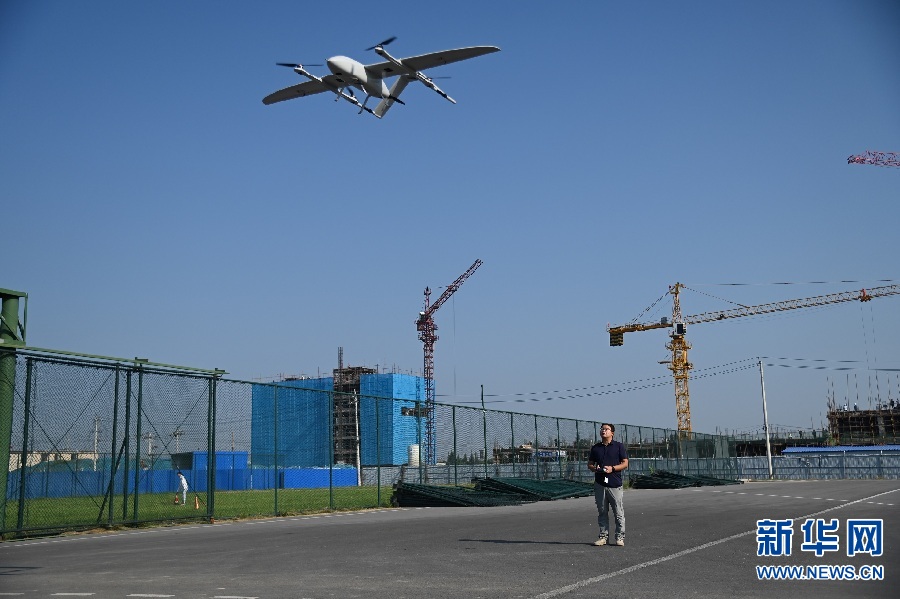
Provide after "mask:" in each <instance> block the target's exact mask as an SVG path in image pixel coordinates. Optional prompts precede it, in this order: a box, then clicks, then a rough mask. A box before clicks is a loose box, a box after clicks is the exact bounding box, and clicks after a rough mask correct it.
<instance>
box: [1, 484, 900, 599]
mask: <svg viewBox="0 0 900 599" xmlns="http://www.w3.org/2000/svg"><path fill="white" fill-rule="evenodd" d="M898 506H900V481H897V480H870V481H849V480H840V481H809V482H782V481H779V482H758V483H747V484H744V485H740V486H725V487H701V488H696V489H681V490H627V491H626V492H625V510H626V517H627V545H626V546H625V547H595V546H593V545H592V543H593V541H594V540H595V539H596V537H597V528H596V509H595V507H594V503H593V499H592V498H581V499H569V500H563V501H553V502H540V503H533V504H527V505H522V506H515V507H496V508H418V509H389V510H377V511H366V512H353V513H344V514H332V515H322V516H310V517H295V518H281V519H272V520H256V521H241V522H226V523H217V524H201V525H182V526H172V527H165V528H155V529H143V530H134V531H124V532H116V533H97V534H81V535H72V536H64V537H54V538H45V539H35V540H24V541H7V542H4V543H0V597H3V596H19V597H23V598H24V599H31V598H38V597H51V596H69V597H73V596H85V597H101V598H103V597H175V598H185V597H203V598H238V597H240V598H249V597H258V598H260V599H264V598H272V597H292V598H308V599H324V598H329V597H339V598H355V597H365V598H368V599H380V598H391V599H404V598H410V599H411V598H414V597H415V598H445V597H454V598H455V597H466V598H478V597H484V598H499V599H513V598H516V599H519V598H521V599H549V598H551V597H561V598H564V599H576V598H585V597H597V596H600V595H605V594H610V595H611V596H615V597H647V598H656V597H659V598H665V599H682V598H687V597H737V598H743V597H767V598H771V597H772V596H773V595H775V594H777V595H779V596H786V597H790V599H802V598H806V597H809V598H815V599H828V598H831V597H835V598H837V597H840V598H842V599H846V598H847V597H866V598H870V597H872V598H874V597H891V598H895V597H897V596H898V591H897V589H898V588H900V585H898V582H900V577H898V573H900V517H898V513H900V509H898ZM788 518H790V519H798V520H797V521H795V522H794V523H793V543H792V551H791V555H789V556H781V557H773V556H757V547H758V538H757V532H758V529H757V523H756V521H757V520H762V519H770V520H776V519H777V520H783V519H788ZM806 518H813V519H818V518H824V519H826V520H830V519H833V518H834V519H838V521H839V523H840V529H839V537H840V550H839V551H833V552H827V553H826V554H825V555H823V556H821V557H817V556H816V555H815V554H814V553H813V552H811V551H803V550H801V543H803V541H804V535H803V531H802V530H801V525H802V524H803V522H804V521H805V520H806ZM848 519H881V520H883V529H882V530H883V539H882V540H883V554H882V555H880V556H872V555H868V554H863V555H854V556H852V557H848V556H847V554H846V539H845V532H844V531H845V525H846V521H847V520H848ZM764 565H784V566H802V567H804V568H805V566H807V565H809V566H844V565H852V566H854V568H855V569H856V571H857V572H859V571H860V567H861V566H863V565H875V566H880V568H881V569H882V570H883V573H884V579H883V580H880V581H879V580H875V581H873V580H854V581H835V580H794V581H787V580H758V578H757V570H756V567H757V566H764ZM876 571H877V570H876Z"/></svg>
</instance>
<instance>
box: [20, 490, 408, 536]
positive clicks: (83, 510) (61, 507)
mask: <svg viewBox="0 0 900 599" xmlns="http://www.w3.org/2000/svg"><path fill="white" fill-rule="evenodd" d="M392 492H393V489H392V488H391V487H390V486H382V487H381V496H380V498H379V493H378V487H374V486H373V487H334V488H333V489H330V490H329V489H328V488H322V489H277V490H275V489H268V490H265V491H218V492H216V494H215V499H214V501H215V504H214V509H213V513H212V514H211V515H212V517H213V518H215V519H217V520H225V519H229V518H259V517H271V516H291V515H297V514H313V513H321V512H330V511H351V510H361V509H367V508H376V507H390V505H391V493H392ZM195 497H196V498H199V499H198V503H199V505H200V508H199V509H196V508H195ZM174 499H175V494H174V493H153V494H141V495H139V496H138V497H137V514H138V516H137V518H135V517H134V507H135V497H134V496H129V497H128V503H127V514H126V511H125V505H123V501H124V498H123V496H122V495H116V496H115V497H114V498H113V505H112V525H113V526H119V525H128V524H136V523H142V522H171V521H176V520H183V519H190V520H195V519H198V518H206V516H207V507H206V501H207V497H206V494H205V493H200V494H195V493H193V492H188V502H187V505H184V506H182V505H178V504H175V503H174ZM180 499H181V496H180V494H179V500H180ZM109 509H110V506H109V503H104V497H102V496H99V497H96V496H95V497H71V498H68V497H67V498H58V499H28V500H26V501H25V509H24V512H23V518H22V528H23V529H31V530H37V529H54V530H60V529H83V528H90V527H95V526H102V527H105V526H107V525H108V524H109V522H110V520H109ZM18 510H19V502H18V501H7V502H6V522H5V526H4V529H6V530H15V529H17V528H18Z"/></svg>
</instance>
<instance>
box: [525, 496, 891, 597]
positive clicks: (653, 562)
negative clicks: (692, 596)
mask: <svg viewBox="0 0 900 599" xmlns="http://www.w3.org/2000/svg"><path fill="white" fill-rule="evenodd" d="M898 490H900V489H892V490H890V491H885V492H884V493H878V494H877V495H872V496H870V497H863V498H862V499H857V500H856V501H851V502H849V503H844V504H842V505H838V506H835V507H830V508H827V509H824V510H821V511H818V512H815V513H812V514H807V515H806V516H797V517H796V518H793V519H794V520H800V519H801V518H812V517H813V516H818V515H819V514H824V513H826V512H831V511H834V510H839V509H843V508H845V507H847V506H850V505H853V504H854V503H863V502H867V501H869V500H870V499H875V498H876V497H881V496H882V495H887V494H888V493H895V492H896V491H898ZM756 533H757V530H756V529H753V530H748V531H745V532H739V533H738V534H736V535H731V536H730V537H725V538H724V539H719V540H717V541H710V542H709V543H704V544H702V545H697V546H696V547H691V548H689V549H685V550H683V551H679V552H677V553H673V554H671V555H667V556H665V557H661V558H659V559H654V560H650V561H649V562H644V563H642V564H637V565H635V566H631V567H629V568H624V569H622V570H618V571H616V572H610V573H609V574H603V575H601V576H594V577H593V578H586V579H584V580H579V581H578V582H575V583H572V584H569V585H566V586H564V587H560V588H558V589H553V590H552V591H547V592H546V593H541V594H540V595H535V596H534V597H532V599H550V598H551V597H558V596H560V595H565V594H566V593H569V592H571V591H575V590H577V589H580V588H583V587H586V586H588V585H592V584H594V583H597V582H602V581H604V580H608V579H610V578H614V577H616V576H621V575H622V574H629V573H631V572H634V571H635V570H640V569H642V568H646V567H648V566H655V565H656V564H661V563H663V562H667V561H670V560H673V559H676V558H679V557H682V556H685V555H688V554H691V553H695V552H697V551H700V550H701V549H708V548H709V547H714V546H716V545H721V544H722V543H727V542H728V541H733V540H735V539H739V538H741V537H746V536H749V535H752V534H756Z"/></svg>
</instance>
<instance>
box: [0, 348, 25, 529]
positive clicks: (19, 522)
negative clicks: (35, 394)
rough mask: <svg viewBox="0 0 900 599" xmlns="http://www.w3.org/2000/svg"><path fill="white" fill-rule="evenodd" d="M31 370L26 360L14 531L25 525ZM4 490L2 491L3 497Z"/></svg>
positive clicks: (4, 525)
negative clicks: (17, 496) (17, 509)
mask: <svg viewBox="0 0 900 599" xmlns="http://www.w3.org/2000/svg"><path fill="white" fill-rule="evenodd" d="M31 369H32V359H31V358H28V361H27V362H26V366H25V414H24V418H25V422H24V424H23V426H22V453H21V454H20V455H19V513H18V514H17V515H16V530H22V527H23V526H24V525H25V471H26V470H27V467H28V435H29V432H30V431H29V430H28V427H29V425H30V424H31ZM5 496H6V490H5V489H4V497H5ZM0 528H6V511H5V504H4V512H3V526H2V527H0Z"/></svg>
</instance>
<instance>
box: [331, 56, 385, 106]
mask: <svg viewBox="0 0 900 599" xmlns="http://www.w3.org/2000/svg"><path fill="white" fill-rule="evenodd" d="M325 64H326V65H328V70H330V71H331V72H332V73H333V74H334V75H335V76H336V77H337V78H338V81H340V82H342V83H344V84H346V85H348V86H351V87H355V88H356V89H358V90H360V91H362V92H364V93H365V94H366V95H367V96H373V97H375V98H387V97H388V96H390V95H391V94H390V90H389V89H388V86H387V84H386V83H385V82H384V78H382V77H381V76H380V75H379V74H378V73H372V72H369V71H367V70H366V67H365V65H364V64H362V63H361V62H359V61H357V60H353V59H352V58H349V57H347V56H332V57H331V58H329V59H328V60H326V61H325ZM395 74H396V73H393V74H392V76H393V75H395Z"/></svg>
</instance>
